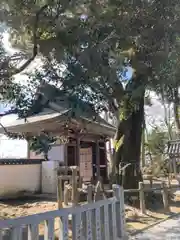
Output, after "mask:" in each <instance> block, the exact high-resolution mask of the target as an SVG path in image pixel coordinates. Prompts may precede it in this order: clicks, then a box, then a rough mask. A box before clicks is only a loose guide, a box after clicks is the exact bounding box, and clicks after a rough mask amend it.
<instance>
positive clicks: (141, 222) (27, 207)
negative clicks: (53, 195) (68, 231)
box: [0, 192, 180, 234]
mask: <svg viewBox="0 0 180 240" xmlns="http://www.w3.org/2000/svg"><path fill="white" fill-rule="evenodd" d="M56 209H57V203H56V201H55V200H47V199H46V200H43V199H40V198H35V197H24V198H21V199H18V200H17V199H16V200H6V201H0V220H3V219H10V218H17V217H22V216H28V215H32V214H37V213H43V212H47V211H53V210H56ZM173 213H180V192H179V194H178V195H177V194H175V195H174V198H173V199H172V200H171V202H170V212H168V213H164V210H163V209H162V208H158V209H157V210H155V211H150V210H147V212H146V214H144V215H142V214H141V213H140V210H139V209H138V208H134V207H130V206H127V205H126V209H125V215H126V222H127V230H128V232H129V233H133V232H135V231H137V230H141V229H143V228H146V227H147V226H149V225H151V224H153V223H155V222H158V221H160V220H162V219H165V218H168V217H169V216H170V215H172V214H173ZM58 225H59V222H57V221H55V229H58ZM43 228H44V227H43V223H41V224H40V233H41V234H43Z"/></svg>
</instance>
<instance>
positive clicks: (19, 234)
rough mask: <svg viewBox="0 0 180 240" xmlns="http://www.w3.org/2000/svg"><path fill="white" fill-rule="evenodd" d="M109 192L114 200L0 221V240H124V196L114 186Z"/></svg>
mask: <svg viewBox="0 0 180 240" xmlns="http://www.w3.org/2000/svg"><path fill="white" fill-rule="evenodd" d="M113 189H114V197H112V198H109V199H105V200H101V201H97V202H92V203H88V204H84V205H81V206H78V207H73V208H66V209H60V210H56V211H51V212H46V213H40V214H35V215H31V216H27V217H20V218H16V219H9V220H1V221H0V240H11V239H12V240H39V239H44V240H54V239H59V240H68V239H72V240H78V239H79V240H118V239H124V237H125V235H126V231H125V214H124V193H123V189H122V188H121V187H119V186H117V185H114V186H113ZM57 223H58V228H56V227H57ZM42 226H43V231H42ZM55 237H56V238H55Z"/></svg>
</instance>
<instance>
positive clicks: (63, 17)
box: [1, 0, 180, 187]
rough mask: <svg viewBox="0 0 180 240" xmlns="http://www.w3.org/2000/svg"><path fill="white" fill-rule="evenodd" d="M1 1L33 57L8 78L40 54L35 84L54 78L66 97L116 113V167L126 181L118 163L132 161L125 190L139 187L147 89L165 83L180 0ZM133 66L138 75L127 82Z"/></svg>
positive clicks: (19, 42)
mask: <svg viewBox="0 0 180 240" xmlns="http://www.w3.org/2000/svg"><path fill="white" fill-rule="evenodd" d="M1 5H2V6H3V7H2V10H1V11H2V13H3V15H2V16H3V19H2V20H3V21H5V22H6V24H7V26H9V27H10V34H11V41H12V43H13V44H14V46H16V47H17V46H18V47H19V48H20V49H21V51H22V52H23V53H24V55H25V56H26V58H27V59H28V60H26V61H25V63H23V64H22V65H21V64H20V65H21V66H20V67H19V68H16V69H15V70H14V67H13V70H11V69H10V70H8V75H7V73H3V75H2V77H1V78H2V79H3V78H4V77H8V79H9V78H10V79H11V78H12V76H14V75H15V74H16V73H19V72H21V71H22V70H24V69H25V68H26V67H27V66H28V65H29V64H30V63H31V62H32V61H33V60H34V59H35V58H36V57H37V56H38V57H40V58H41V61H42V63H43V67H42V68H40V69H37V71H36V72H35V74H31V76H30V78H31V83H32V84H33V82H35V81H37V80H39V81H40V82H42V81H51V82H54V83H55V84H56V85H57V87H61V89H63V90H64V93H65V94H68V95H69V94H71V95H77V96H78V97H79V98H82V99H85V100H86V101H88V102H90V103H92V104H94V106H95V108H96V110H97V111H101V110H102V109H105V108H106V110H107V111H109V112H112V113H113V114H114V115H116V117H117V120H118V126H117V133H116V136H115V157H114V159H115V160H114V166H113V172H114V173H115V175H116V181H120V180H118V177H117V176H119V165H120V164H122V165H124V164H126V163H127V162H128V163H130V167H128V169H127V171H126V181H125V183H126V184H125V187H137V181H136V180H139V179H140V178H141V173H140V169H139V159H140V145H141V134H142V128H143V119H144V94H145V91H146V89H158V88H159V86H161V85H162V83H165V80H164V78H160V77H159V75H160V70H161V67H162V65H163V64H164V63H165V62H166V61H167V59H168V57H169V55H170V53H171V54H172V52H173V50H174V48H175V44H176V43H177V37H178V34H179V30H180V29H179V7H180V3H179V1H177V0H174V1H167V0H164V1H163V2H162V1H159V0H154V1H148V0H138V1H132V0H131V1H127V0H121V1H116V0H102V1H96V0H89V1H86V2H84V1H82V0H76V1H61V2H60V1H59V0H56V1H48V0H45V1H38V0H37V1H33V2H32V1H23V2H22V1H19V0H9V1H6V2H1ZM19 26H21V27H19ZM127 66H131V67H132V68H133V69H134V73H133V76H132V78H131V79H130V80H129V81H128V83H127V84H126V87H123V84H122V73H123V71H125V70H126V68H125V67H127ZM4 83H5V82H4ZM16 89H17V88H16ZM9 91H11V87H9V88H8V89H7V90H6V95H7V96H9V95H8V94H7V93H8V92H9ZM16 96H18V99H20V98H19V95H16ZM13 98H14V96H13ZM21 99H22V98H21ZM19 101H20V100H19ZM16 102H17V103H18V101H16ZM129 149H131V150H132V151H131V153H130V152H129ZM132 178H134V179H135V178H136V180H135V181H132ZM132 182H133V183H132ZM133 184H134V185H133Z"/></svg>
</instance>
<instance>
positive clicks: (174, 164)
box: [172, 158, 177, 178]
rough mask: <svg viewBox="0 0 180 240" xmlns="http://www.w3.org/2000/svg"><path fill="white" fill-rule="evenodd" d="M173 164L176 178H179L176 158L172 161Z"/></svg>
mask: <svg viewBox="0 0 180 240" xmlns="http://www.w3.org/2000/svg"><path fill="white" fill-rule="evenodd" d="M172 163H173V172H174V176H175V178H177V164H176V158H173V159H172Z"/></svg>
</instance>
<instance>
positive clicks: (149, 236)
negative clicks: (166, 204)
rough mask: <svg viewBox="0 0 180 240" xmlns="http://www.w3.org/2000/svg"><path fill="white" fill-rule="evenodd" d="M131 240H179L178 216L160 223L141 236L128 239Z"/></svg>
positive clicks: (179, 226) (179, 218) (179, 222)
mask: <svg viewBox="0 0 180 240" xmlns="http://www.w3.org/2000/svg"><path fill="white" fill-rule="evenodd" d="M130 239H131V240H135V239H139V240H180V215H178V216H176V217H174V218H173V219H170V220H167V221H165V222H162V223H160V224H158V225H156V226H154V227H152V228H150V229H148V230H146V231H144V232H143V233H141V234H138V235H136V236H134V237H131V238H130Z"/></svg>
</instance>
